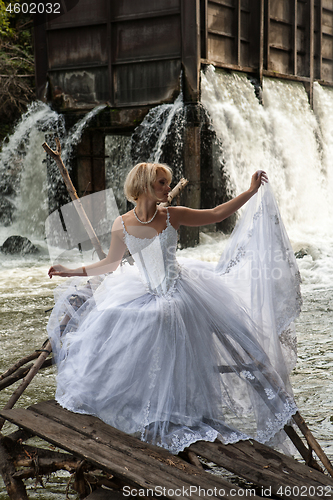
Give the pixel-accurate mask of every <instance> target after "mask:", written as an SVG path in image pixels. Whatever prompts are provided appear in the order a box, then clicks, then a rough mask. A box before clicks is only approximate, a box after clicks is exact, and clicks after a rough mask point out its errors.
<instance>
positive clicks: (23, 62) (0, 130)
mask: <svg viewBox="0 0 333 500" xmlns="http://www.w3.org/2000/svg"><path fill="white" fill-rule="evenodd" d="M9 4H10V2H6V1H3V0H0V143H1V140H2V139H3V138H4V136H5V135H6V134H7V133H8V128H10V127H12V126H13V125H14V123H15V122H16V120H17V119H18V118H19V117H20V115H21V114H22V113H23V112H25V111H26V106H27V105H28V104H29V103H30V102H31V101H33V100H34V98H35V94H34V56H33V46H32V20H31V18H30V17H29V15H25V14H22V13H21V12H19V13H17V14H15V13H14V12H13V11H12V12H9V9H8V10H6V8H7V6H8V5H9Z"/></svg>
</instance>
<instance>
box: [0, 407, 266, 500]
mask: <svg viewBox="0 0 333 500" xmlns="http://www.w3.org/2000/svg"><path fill="white" fill-rule="evenodd" d="M36 406H38V411H39V412H40V413H37V411H34V407H30V409H29V410H24V409H14V410H9V411H6V412H2V414H3V416H4V417H5V418H7V419H8V420H10V421H11V422H13V423H15V424H16V425H19V426H20V427H23V428H26V429H29V430H31V431H32V432H34V433H35V434H36V435H38V436H40V437H41V438H43V439H45V440H46V441H48V442H51V443H53V444H55V445H56V446H59V447H60V448H63V449H65V450H68V451H71V452H72V453H74V454H76V455H78V456H80V457H82V458H84V459H86V460H88V461H89V462H92V463H93V464H95V465H97V467H100V468H102V469H103V470H106V471H108V472H111V473H112V474H114V475H115V476H116V477H118V478H120V479H122V480H123V481H125V482H127V484H130V485H134V487H135V488H145V489H150V490H155V491H160V489H161V488H163V496H166V497H167V498H188V493H186V492H189V491H190V488H192V489H191V498H197V499H199V498H201V496H202V490H201V496H200V490H199V489H200V488H201V489H204V490H206V491H207V490H211V491H213V492H214V494H213V495H210V496H212V498H217V497H218V498H230V497H231V496H232V497H233V498H244V490H243V489H241V488H238V487H236V486H234V485H230V483H228V482H227V481H225V480H224V479H222V478H219V477H216V476H212V475H209V474H207V473H206V472H204V471H201V470H200V469H198V468H196V467H193V466H192V465H190V464H188V463H186V462H184V461H183V460H181V459H180V458H179V457H176V456H173V455H171V454H170V453H169V452H167V451H166V450H163V449H161V448H159V447H156V446H152V445H148V444H146V443H143V442H141V441H139V440H138V439H136V438H134V437H131V436H129V435H127V434H125V433H123V432H121V431H118V430H117V429H114V428H112V427H111V426H108V425H106V424H104V423H103V422H101V421H100V420H99V419H97V418H96V417H92V416H88V415H78V414H74V413H71V412H68V411H67V410H64V409H62V408H60V407H59V406H56V405H54V404H52V403H49V404H45V405H44V406H43V404H40V405H36ZM42 413H44V414H42ZM45 414H46V415H49V417H50V418H49V417H48V416H45ZM60 419H61V420H62V421H63V422H64V423H60V422H59V420H60ZM156 488H157V490H156ZM176 490H178V491H176ZM183 492H184V493H183ZM215 493H216V495H217V496H216V495H215ZM251 498H258V497H256V496H254V495H252V496H251Z"/></svg>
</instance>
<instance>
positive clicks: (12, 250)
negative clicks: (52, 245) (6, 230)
mask: <svg viewBox="0 0 333 500" xmlns="http://www.w3.org/2000/svg"><path fill="white" fill-rule="evenodd" d="M0 251H1V252H2V253H6V254H20V255H28V254H36V253H39V252H40V250H39V249H38V248H37V247H36V246H35V245H34V244H33V243H31V241H30V240H29V239H28V238H25V237H23V236H9V238H7V239H6V241H5V242H4V244H3V245H2V246H1V247H0Z"/></svg>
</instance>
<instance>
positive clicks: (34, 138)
mask: <svg viewBox="0 0 333 500" xmlns="http://www.w3.org/2000/svg"><path fill="white" fill-rule="evenodd" d="M50 130H52V132H54V133H56V134H57V135H58V136H59V137H63V135H64V133H65V127H64V121H63V118H62V117H61V116H59V115H58V114H57V113H56V112H55V111H53V110H52V109H51V108H50V107H49V106H47V105H46V104H44V103H42V102H34V103H32V104H31V105H30V106H29V108H28V110H27V112H26V113H25V114H24V115H23V116H22V118H21V119H20V121H19V122H18V124H17V125H16V127H15V130H14V133H13V134H12V135H11V136H10V137H9V138H8V140H7V142H4V144H3V148H2V152H1V153H0V197H1V201H2V205H4V204H5V203H7V205H6V206H7V208H12V209H13V213H12V214H10V217H9V219H13V221H15V223H14V224H13V225H12V226H10V227H9V223H8V222H9V221H8V216H7V226H8V231H7V233H11V234H15V233H16V234H17V233H19V234H21V235H24V236H28V237H29V236H31V234H32V233H34V234H35V235H36V236H37V237H41V236H42V235H43V233H44V221H45V219H46V217H47V215H48V207H47V175H46V168H45V164H44V163H43V159H44V158H45V153H44V150H43V149H42V144H43V142H44V141H45V133H46V132H48V131H50ZM1 215H2V217H1V218H2V222H4V220H3V219H4V218H5V214H4V213H3V212H2V213H1Z"/></svg>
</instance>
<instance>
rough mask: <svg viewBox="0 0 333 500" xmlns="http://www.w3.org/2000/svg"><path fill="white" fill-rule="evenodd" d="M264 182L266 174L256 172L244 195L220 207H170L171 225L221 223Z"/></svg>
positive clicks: (259, 171) (177, 226) (266, 180)
mask: <svg viewBox="0 0 333 500" xmlns="http://www.w3.org/2000/svg"><path fill="white" fill-rule="evenodd" d="M264 182H268V178H267V175H266V172H264V171H263V170H258V171H257V172H255V173H254V174H253V175H252V178H251V185H250V187H249V189H248V190H247V191H244V193H241V194H240V195H238V196H236V198H233V199H232V200H230V201H227V202H226V203H222V205H218V206H217V207H215V208H209V209H201V210H196V209H193V208H187V207H172V209H171V210H170V216H171V217H172V219H171V222H172V225H173V226H174V227H175V228H176V229H178V228H179V226H205V225H206V224H213V223H215V222H221V221H222V220H224V219H226V218H227V217H230V215H232V214H233V213H235V212H236V211H237V210H238V209H239V208H241V207H242V206H243V205H244V204H245V203H246V202H247V201H248V200H249V199H250V198H251V197H252V196H253V195H254V194H255V193H256V192H257V191H258V189H259V187H260V185H261V184H263V183H264Z"/></svg>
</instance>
